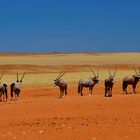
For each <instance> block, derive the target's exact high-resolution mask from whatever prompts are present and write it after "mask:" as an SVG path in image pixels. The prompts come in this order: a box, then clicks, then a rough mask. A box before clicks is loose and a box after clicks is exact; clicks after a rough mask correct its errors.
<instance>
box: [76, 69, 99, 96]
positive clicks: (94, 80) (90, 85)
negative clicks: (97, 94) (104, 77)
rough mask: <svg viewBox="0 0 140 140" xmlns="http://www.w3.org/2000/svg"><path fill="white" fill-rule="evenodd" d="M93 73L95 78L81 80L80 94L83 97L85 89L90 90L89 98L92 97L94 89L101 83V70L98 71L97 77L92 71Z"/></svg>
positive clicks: (79, 84)
mask: <svg viewBox="0 0 140 140" xmlns="http://www.w3.org/2000/svg"><path fill="white" fill-rule="evenodd" d="M91 72H92V73H93V75H94V77H92V78H89V79H80V80H79V83H78V93H79V94H81V96H83V92H82V90H83V87H85V88H89V96H90V95H92V90H93V87H94V86H95V85H96V84H97V83H99V70H98V71H97V75H96V74H95V72H94V71H93V70H92V69H91Z"/></svg>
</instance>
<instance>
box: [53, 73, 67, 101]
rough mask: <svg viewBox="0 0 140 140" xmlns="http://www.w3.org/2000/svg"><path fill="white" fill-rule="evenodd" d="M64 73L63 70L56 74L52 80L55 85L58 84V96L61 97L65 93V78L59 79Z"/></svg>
mask: <svg viewBox="0 0 140 140" xmlns="http://www.w3.org/2000/svg"><path fill="white" fill-rule="evenodd" d="M64 74H65V73H64V72H63V73H60V74H59V75H58V76H57V78H56V79H55V80H54V84H55V85H56V86H58V87H59V89H60V96H59V98H62V97H63V96H64V95H67V82H66V81H65V80H63V79H61V78H62V77H63V75H64ZM64 93H65V94H64Z"/></svg>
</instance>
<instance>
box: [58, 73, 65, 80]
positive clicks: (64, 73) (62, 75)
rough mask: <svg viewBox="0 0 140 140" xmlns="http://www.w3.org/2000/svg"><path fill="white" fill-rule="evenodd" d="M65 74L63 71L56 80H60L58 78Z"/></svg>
mask: <svg viewBox="0 0 140 140" xmlns="http://www.w3.org/2000/svg"><path fill="white" fill-rule="evenodd" d="M64 74H65V72H63V73H62V74H61V75H60V76H59V77H58V78H57V80H60V78H61V77H62V76H63V75H64Z"/></svg>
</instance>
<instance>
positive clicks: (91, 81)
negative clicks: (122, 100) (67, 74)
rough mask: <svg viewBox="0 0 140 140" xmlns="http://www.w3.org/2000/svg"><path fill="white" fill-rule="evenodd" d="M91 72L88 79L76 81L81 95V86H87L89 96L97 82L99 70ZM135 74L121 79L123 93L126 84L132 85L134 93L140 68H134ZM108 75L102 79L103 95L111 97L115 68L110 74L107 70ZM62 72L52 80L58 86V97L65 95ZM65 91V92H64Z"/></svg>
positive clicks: (139, 76)
mask: <svg viewBox="0 0 140 140" xmlns="http://www.w3.org/2000/svg"><path fill="white" fill-rule="evenodd" d="M90 70H91V72H92V73H93V77H92V78H88V79H80V80H79V83H78V93H79V94H80V95H81V96H83V92H82V90H83V88H84V87H85V88H89V96H91V95H92V90H93V88H94V86H95V85H96V84H97V83H99V70H98V71H97V74H95V72H94V71H93V70H92V69H90ZM134 71H135V75H132V76H129V77H124V78H123V80H122V89H123V93H124V94H127V86H128V85H132V88H133V93H136V91H135V88H136V85H137V83H138V81H140V69H138V70H136V69H135V68H134ZM108 73H109V77H108V78H107V79H105V80H104V88H105V97H112V88H113V85H114V79H115V75H116V69H115V70H114V73H113V74H111V72H110V70H108ZM63 75H64V73H60V74H59V75H58V77H57V78H56V79H55V80H54V84H55V85H57V86H58V87H59V88H60V96H59V98H62V97H63V96H64V95H67V83H66V81H64V80H63V79H62V77H63ZM64 92H65V94H64Z"/></svg>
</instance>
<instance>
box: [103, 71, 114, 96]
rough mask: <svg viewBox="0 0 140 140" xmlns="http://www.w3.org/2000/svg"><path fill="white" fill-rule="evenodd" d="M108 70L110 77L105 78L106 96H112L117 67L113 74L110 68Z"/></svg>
mask: <svg viewBox="0 0 140 140" xmlns="http://www.w3.org/2000/svg"><path fill="white" fill-rule="evenodd" d="M108 72H109V77H108V78H107V79H105V81H104V85H105V97H107V96H108V97H111V96H112V88H113V84H114V78H115V74H116V69H115V71H114V73H113V74H111V72H110V70H108Z"/></svg>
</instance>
